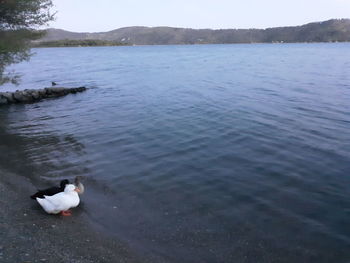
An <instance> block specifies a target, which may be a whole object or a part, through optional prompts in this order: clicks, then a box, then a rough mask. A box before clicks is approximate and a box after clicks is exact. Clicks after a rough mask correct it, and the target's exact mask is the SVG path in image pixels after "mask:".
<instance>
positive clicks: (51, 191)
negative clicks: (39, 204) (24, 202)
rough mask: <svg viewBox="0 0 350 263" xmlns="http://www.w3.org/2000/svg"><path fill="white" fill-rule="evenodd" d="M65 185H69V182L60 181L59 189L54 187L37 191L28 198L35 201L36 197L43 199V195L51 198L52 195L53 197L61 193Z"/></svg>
mask: <svg viewBox="0 0 350 263" xmlns="http://www.w3.org/2000/svg"><path fill="white" fill-rule="evenodd" d="M67 184H69V181H68V180H67V179H65V180H62V181H61V182H60V187H57V186H54V187H50V188H47V189H44V190H38V192H36V193H35V194H33V195H32V196H31V197H30V198H32V199H34V200H35V199H36V198H37V197H39V198H44V195H46V196H52V195H55V194H57V193H59V192H63V191H64V188H65V187H66V185H67Z"/></svg>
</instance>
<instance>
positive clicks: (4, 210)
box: [0, 168, 144, 263]
mask: <svg viewBox="0 0 350 263" xmlns="http://www.w3.org/2000/svg"><path fill="white" fill-rule="evenodd" d="M0 172H1V175H2V176H1V179H0V191H1V196H2V198H1V200H0V205H1V209H0V218H1V219H0V228H1V229H0V239H1V240H2V241H3V242H2V244H1V245H0V261H1V262H4V263H6V262H9V263H10V262H50V263H51V262H53V263H58V262H59V263H61V262H62V263H67V262H77V263H79V262H84V263H85V262H125V263H128V262H141V261H140V259H139V257H138V256H137V255H136V254H135V253H134V252H133V251H131V250H130V248H129V247H128V246H127V245H126V244H125V243H123V242H121V241H119V240H117V239H116V238H113V239H112V238H110V237H107V236H105V235H103V234H101V233H100V232H99V231H97V230H95V229H94V228H93V227H92V226H91V223H89V222H88V220H87V218H86V215H85V213H84V197H82V204H81V205H79V206H78V207H77V208H75V209H73V213H72V216H70V217H62V216H55V215H48V214H46V213H45V212H44V211H43V210H42V209H41V208H40V206H39V205H38V204H37V203H36V202H33V200H31V199H30V198H29V195H30V194H31V193H32V192H33V191H35V187H34V185H32V184H31V183H30V180H29V179H28V178H25V177H22V176H20V175H17V174H14V173H11V172H8V171H4V170H2V169H1V168H0ZM143 262H144V261H143Z"/></svg>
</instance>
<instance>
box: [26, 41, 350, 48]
mask: <svg viewBox="0 0 350 263" xmlns="http://www.w3.org/2000/svg"><path fill="white" fill-rule="evenodd" d="M344 43H350V41H334V42H332V41H329V42H325V41H324V42H252V43H248V42H247V43H194V44H144V45H135V44H133V45H132V44H123V45H85V46H84V45H70V46H62V45H61V46H60V45H57V46H54V45H44V44H42V45H32V46H31V48H67V47H72V48H73V47H74V48H82V47H143V46H196V45H199V46H205V45H257V44H258V45H288V44H344Z"/></svg>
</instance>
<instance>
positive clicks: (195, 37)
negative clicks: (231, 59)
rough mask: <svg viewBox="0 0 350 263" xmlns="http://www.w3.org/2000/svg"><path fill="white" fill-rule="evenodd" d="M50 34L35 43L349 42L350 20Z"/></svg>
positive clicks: (53, 44)
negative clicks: (291, 24)
mask: <svg viewBox="0 0 350 263" xmlns="http://www.w3.org/2000/svg"><path fill="white" fill-rule="evenodd" d="M46 32H47V34H46V35H45V36H44V37H43V38H42V39H40V40H37V41H35V44H37V45H45V46H47V45H49V43H50V42H51V44H50V45H51V46H62V45H63V46H80V45H82V46H85V45H87V46H110V45H112V46H114V45H117V46H118V45H193V44H245V43H300V42H301V43H304V42H307V43H309V42H310V43H314V42H322V43H323V42H349V41H350V19H331V20H328V21H323V22H314V23H309V24H305V25H301V26H287V27H274V28H267V29H253V28H250V29H191V28H177V27H142V26H133V27H124V28H119V29H115V30H112V31H108V32H97V33H77V32H70V31H66V30H62V29H54V28H51V29H47V30H46ZM57 41H58V42H57ZM40 43H42V44H40ZM44 43H45V44H44ZM79 43H82V44H79Z"/></svg>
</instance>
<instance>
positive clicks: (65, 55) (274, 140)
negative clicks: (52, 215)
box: [0, 44, 350, 262]
mask: <svg viewBox="0 0 350 263" xmlns="http://www.w3.org/2000/svg"><path fill="white" fill-rule="evenodd" d="M34 51H35V52H36V55H35V56H34V57H33V58H32V60H31V61H30V62H29V63H22V64H20V65H17V66H15V67H14V69H16V70H17V71H18V72H20V73H21V74H23V78H22V80H23V81H22V86H20V87H11V86H6V87H5V89H17V88H42V87H45V86H48V85H49V84H50V82H51V81H52V80H54V81H56V82H58V83H60V84H62V85H64V86H80V85H86V86H88V87H90V89H89V90H88V91H87V92H85V93H82V94H77V95H69V96H67V97H64V98H60V99H55V100H46V101H42V102H40V103H36V104H29V105H14V106H10V107H2V108H1V109H0V167H3V168H6V169H10V170H12V171H15V172H17V173H19V174H21V175H23V176H26V177H28V178H30V179H31V180H32V182H33V183H34V184H35V185H37V186H43V185H45V186H46V185H50V184H52V183H53V182H56V181H57V180H59V179H61V178H67V177H68V178H73V177H74V176H75V175H84V176H86V184H87V185H88V191H87V194H86V195H85V196H84V199H83V200H84V206H83V210H84V213H85V214H86V216H87V217H88V218H89V220H90V221H91V222H93V224H95V225H96V226H98V227H99V229H101V230H102V231H104V232H105V233H108V234H109V235H112V236H116V237H118V238H121V239H123V240H124V241H126V242H127V243H128V244H130V246H131V247H132V248H134V249H135V250H137V251H139V253H141V254H142V255H144V257H146V258H148V259H151V260H153V261H154V262H350V44H290V45H289V44H288V45H201V46H144V47H96V48H95V47H94V48H47V49H36V50H34ZM19 163H20V165H19Z"/></svg>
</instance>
